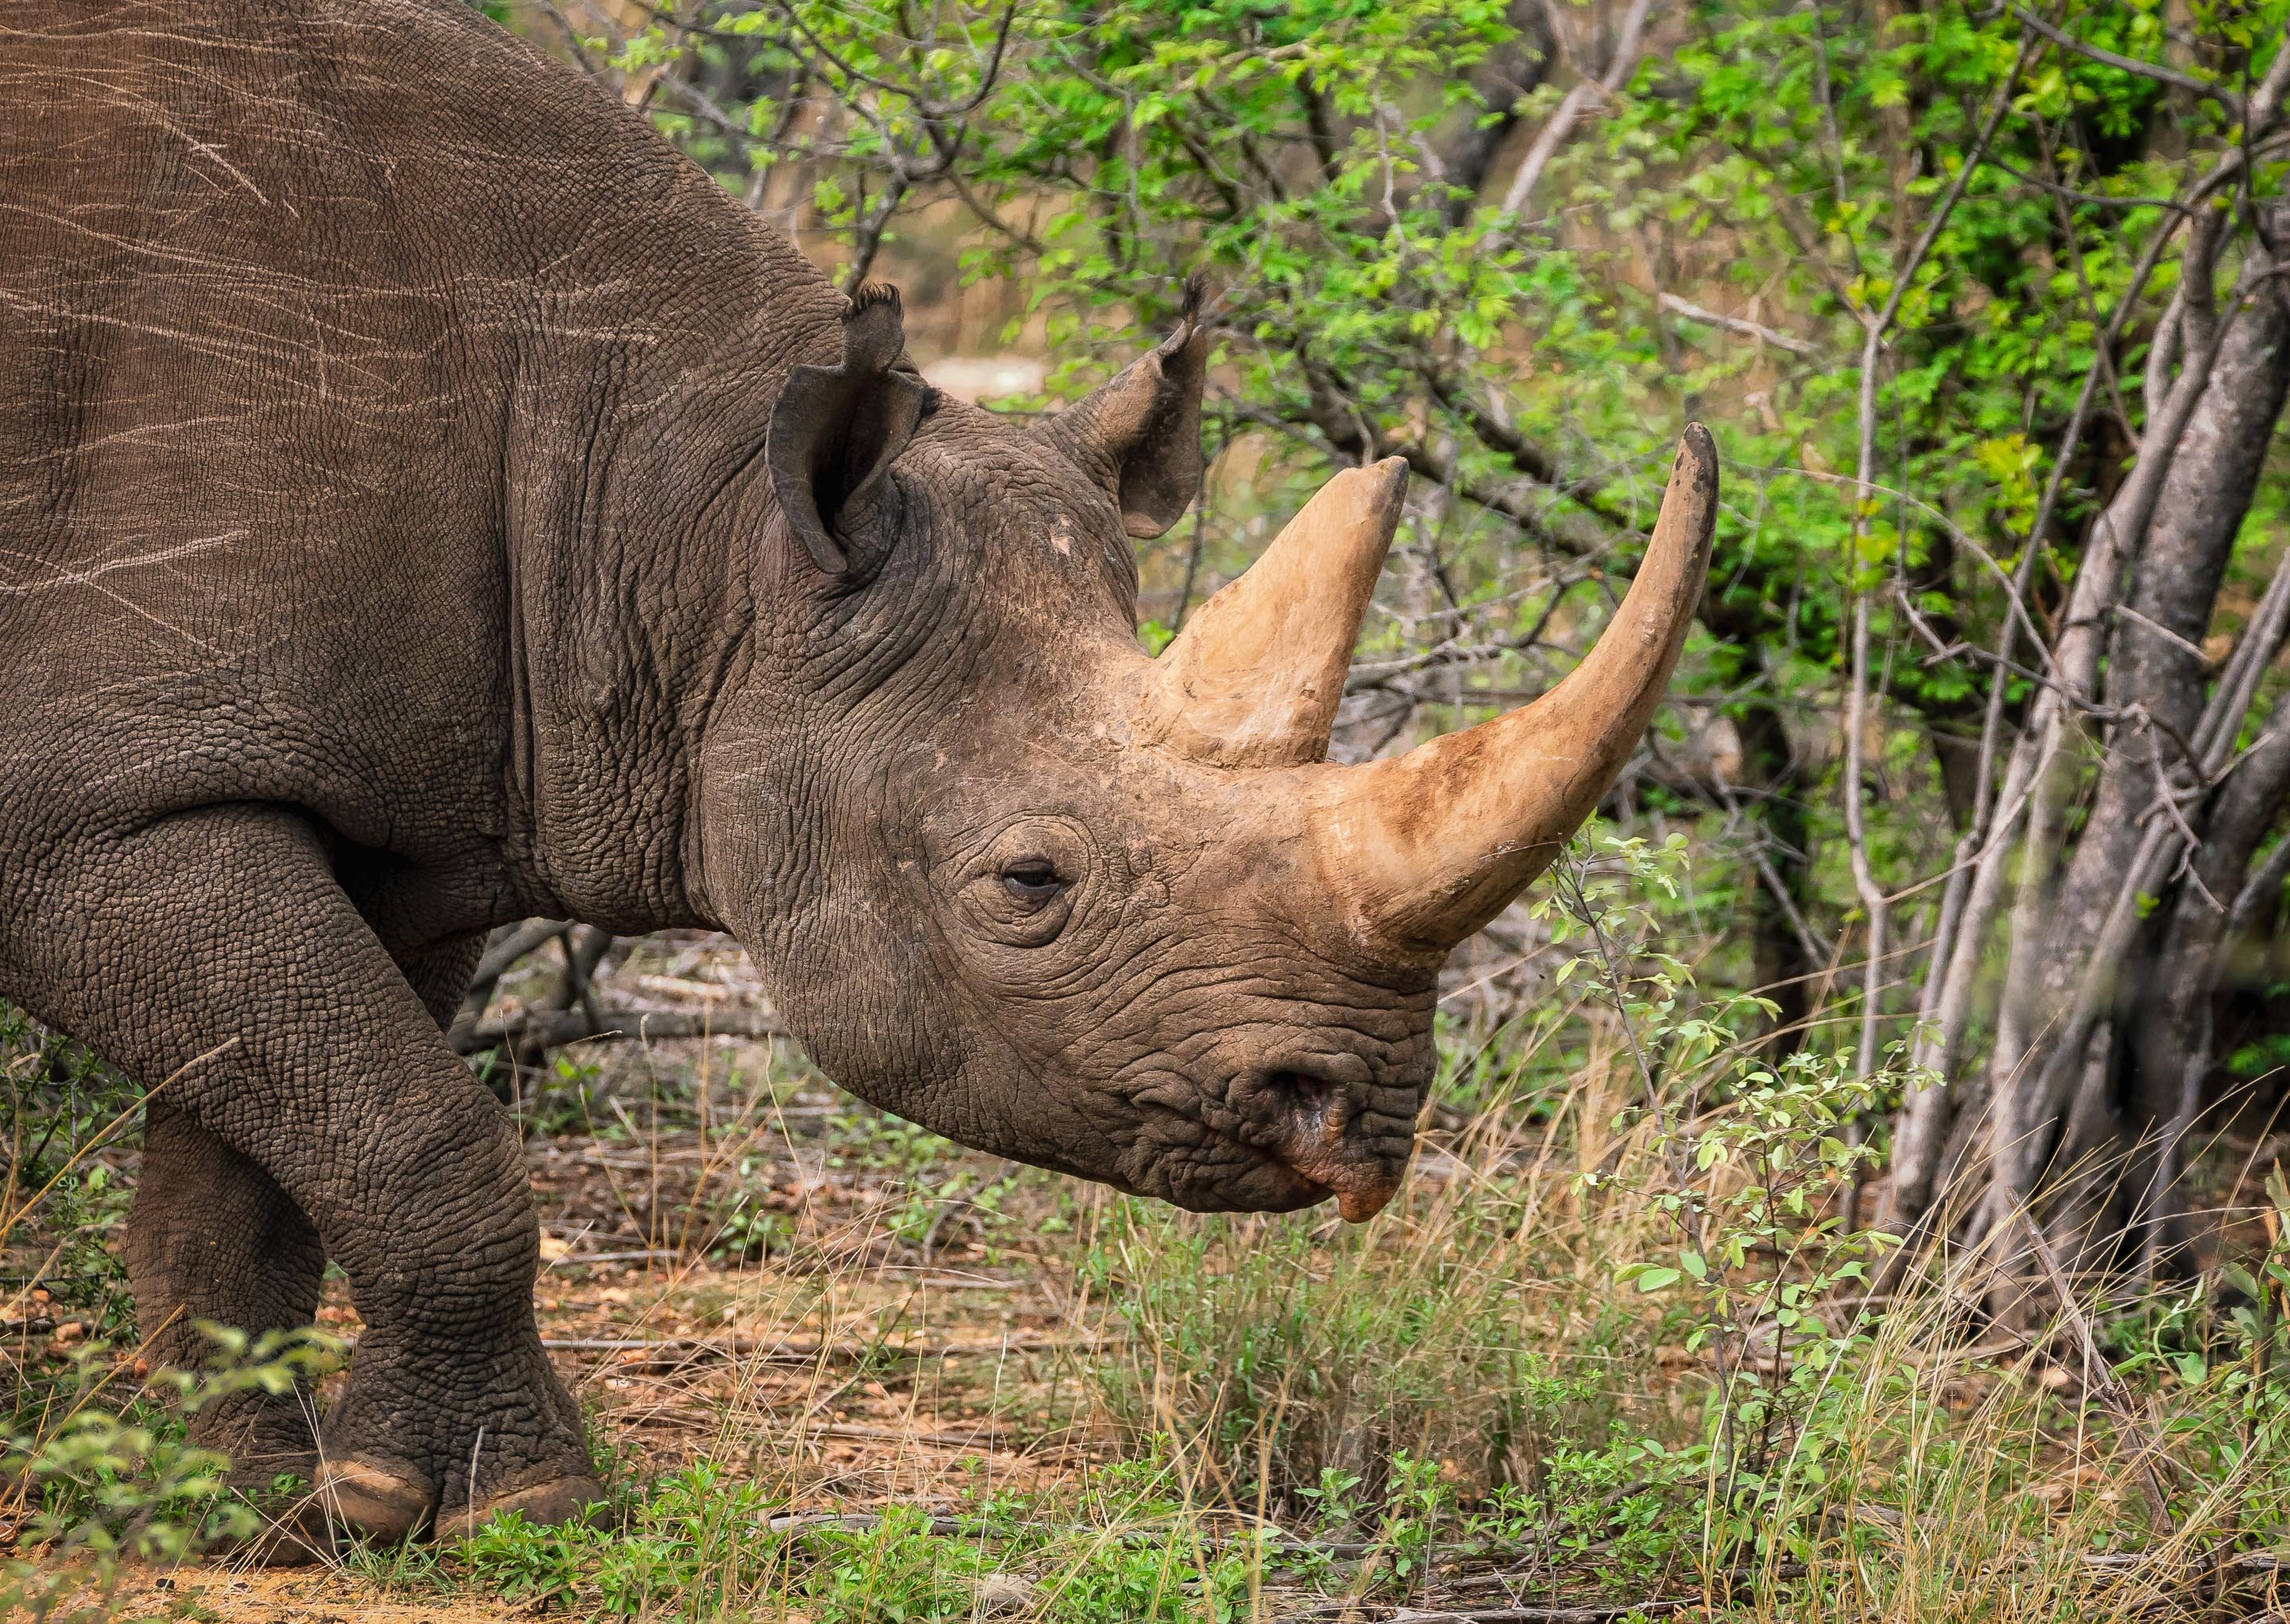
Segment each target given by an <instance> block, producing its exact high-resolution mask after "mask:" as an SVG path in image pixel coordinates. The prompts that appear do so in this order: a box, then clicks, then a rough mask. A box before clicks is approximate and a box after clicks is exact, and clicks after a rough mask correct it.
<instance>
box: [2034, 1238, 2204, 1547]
mask: <svg viewBox="0 0 2290 1624" xmlns="http://www.w3.org/2000/svg"><path fill="white" fill-rule="evenodd" d="M2020 1223H2021V1226H2022V1228H2024V1229H2025V1230H2026V1231H2027V1234H2028V1248H2029V1250H2030V1252H2033V1253H2034V1254H2035V1258H2036V1261H2037V1262H2038V1264H2039V1265H2040V1266H2041V1267H2042V1268H2043V1271H2044V1277H2045V1278H2046V1280H2047V1281H2049V1282H2050V1283H2051V1288H2052V1295H2053V1297H2054V1299H2056V1300H2058V1302H2059V1305H2060V1314H2061V1316H2062V1317H2063V1318H2065V1319H2066V1321H2067V1323H2068V1328H2069V1329H2070V1331H2072V1332H2075V1339H2076V1344H2077V1346H2078V1348H2080V1349H2081V1350H2082V1353H2083V1361H2084V1373H2085V1375H2086V1379H2089V1378H2094V1377H2095V1378H2096V1379H2097V1381H2098V1386H2099V1391H2100V1396H2101V1397H2102V1398H2103V1399H2104V1400H2106V1402H2107V1407H2108V1408H2109V1409H2110V1411H2112V1412H2114V1414H2115V1423H2116V1425H2117V1426H2118V1427H2120V1428H2123V1430H2124V1431H2126V1432H2127V1433H2129V1434H2130V1435H2131V1436H2132V1437H2133V1438H2134V1439H2135V1440H2136V1441H2137V1443H2138V1445H2139V1467H2140V1473H2139V1481H2140V1485H2141V1487H2142V1488H2143V1489H2145V1490H2146V1492H2147V1503H2148V1505H2149V1507H2150V1508H2152V1509H2153V1511H2154V1513H2155V1520H2156V1521H2157V1522H2158V1523H2160V1524H2162V1525H2163V1526H2164V1527H2165V1528H2166V1529H2168V1530H2170V1531H2171V1532H2177V1530H2178V1524H2177V1523H2176V1522H2175V1521H2174V1520H2173V1518H2172V1516H2171V1506H2170V1500H2169V1497H2168V1496H2166V1494H2165V1493H2164V1492H2163V1478H2162V1475H2161V1474H2160V1473H2158V1471H2157V1470H2156V1469H2155V1461H2156V1458H2157V1457H2158V1455H2159V1454H2160V1453H2161V1452H2162V1446H2161V1445H2160V1444H2157V1443H2156V1441H2155V1440H2154V1439H2153V1438H2152V1437H2150V1436H2148V1432H2147V1428H2146V1426H2145V1423H2144V1422H2143V1421H2142V1419H2141V1417H2140V1415H2139V1412H2138V1411H2137V1410H2136V1409H2135V1408H2134V1406H2133V1404H2132V1403H2131V1396H2130V1395H2129V1394H2128V1393H2126V1392H2125V1391H2124V1390H2123V1386H2122V1383H2121V1382H2120V1381H2118V1380H2117V1379H2116V1374H2115V1367H2114V1366H2113V1365H2111V1364H2109V1363H2108V1362H2107V1356H2106V1355H2104V1354H2102V1352H2100V1350H2099V1340H2098V1339H2097V1338H2096V1337H2094V1335H2093V1334H2092V1331H2091V1321H2090V1320H2089V1319H2088V1318H2087V1317H2086V1316H2085V1314H2084V1311H2083V1309H2082V1308H2081V1307H2080V1306H2079V1305H2078V1303H2077V1302H2076V1300H2075V1293H2074V1292H2072V1291H2071V1290H2070V1289H2069V1286H2068V1280H2067V1276H2066V1274H2065V1272H2064V1271H2062V1269H2061V1268H2060V1260H2059V1259H2058V1258H2057V1257H2055V1256H2054V1255H2053V1252H2052V1247H2051V1243H2050V1242H2048V1241H2046V1239H2045V1238H2044V1231H2043V1226H2042V1225H2040V1224H2038V1223H2037V1221H2036V1220H2035V1217H2034V1215H2033V1214H2031V1213H2030V1212H2026V1211H2025V1210H2022V1212H2021V1213H2020Z"/></svg>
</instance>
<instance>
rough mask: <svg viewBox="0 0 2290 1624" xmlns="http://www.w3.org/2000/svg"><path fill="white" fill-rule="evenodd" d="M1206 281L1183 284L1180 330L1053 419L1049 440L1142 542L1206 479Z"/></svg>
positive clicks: (1169, 520)
mask: <svg viewBox="0 0 2290 1624" xmlns="http://www.w3.org/2000/svg"><path fill="white" fill-rule="evenodd" d="M1200 307H1201V284H1200V283H1199V282H1198V281H1197V280H1196V281H1194V282H1192V283H1189V284H1187V286H1186V289H1185V309H1184V315H1183V316H1182V317H1181V319H1180V320H1179V322H1178V324H1177V330H1176V331H1175V332H1173V333H1171V334H1170V335H1169V336H1168V337H1167V338H1166V339H1165V340H1162V342H1161V343H1160V345H1159V346H1158V348H1155V349H1154V350H1153V351H1152V352H1151V353H1150V354H1149V355H1146V356H1141V357H1140V358H1139V359H1137V360H1136V361H1134V362H1133V363H1131V364H1130V365H1129V366H1128V367H1127V368H1126V369H1125V371H1124V372H1122V373H1121V375H1120V376H1119V377H1117V378H1116V379H1114V380H1112V381H1111V382H1110V383H1108V384H1107V385H1105V387H1104V388H1101V389H1099V390H1098V391H1097V392H1096V393H1095V394H1093V395H1092V396H1089V397H1088V398H1087V399H1085V400H1083V401H1081V402H1079V403H1078V404H1075V405H1072V406H1069V407H1068V408H1067V409H1066V410H1065V411H1063V412H1060V413H1058V415H1057V416H1055V417H1053V418H1052V419H1051V420H1049V426H1048V429H1047V433H1048V435H1049V437H1050V439H1051V441H1052V442H1053V444H1055V445H1056V446H1057V447H1058V449H1059V450H1060V451H1061V452H1064V453H1065V454H1066V456H1067V457H1068V458H1069V459H1070V460H1072V461H1074V462H1075V463H1076V464H1077V465H1078V466H1079V467H1080V468H1081V469H1082V470H1083V471H1084V472H1085V473H1086V474H1088V475H1089V476H1090V477H1091V478H1093V479H1094V480H1096V481H1097V482H1098V483H1099V484H1101V485H1103V486H1104V487H1105V489H1106V490H1107V492H1109V494H1110V495H1111V496H1112V498H1113V500H1114V501H1115V502H1116V503H1117V504H1118V505H1119V507H1120V508H1121V522H1122V525H1123V527H1124V528H1125V529H1126V530H1127V531H1128V532H1129V533H1130V534H1131V535H1133V536H1134V537H1137V538H1139V539H1140V540H1143V539H1144V538H1147V537H1149V536H1157V535H1159V534H1160V533H1161V532H1163V531H1165V530H1166V529H1168V528H1169V526H1170V525H1172V524H1175V523H1176V522H1177V520H1178V519H1179V518H1180V517H1181V516H1183V514H1184V511H1185V509H1186V508H1189V507H1190V506H1191V505H1192V500H1193V496H1194V493H1195V492H1197V491H1198V490H1199V488H1200V482H1201V379H1202V375H1203V374H1204V373H1205V372H1206V371H1207V368H1208V354H1209V335H1208V328H1207V326H1206V325H1205V324H1204V323H1203V322H1202V320H1201V309H1200Z"/></svg>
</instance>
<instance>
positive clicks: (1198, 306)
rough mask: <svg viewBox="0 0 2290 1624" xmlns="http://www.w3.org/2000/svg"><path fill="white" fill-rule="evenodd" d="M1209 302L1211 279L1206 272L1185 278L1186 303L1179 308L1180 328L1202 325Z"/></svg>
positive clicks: (1198, 272)
mask: <svg viewBox="0 0 2290 1624" xmlns="http://www.w3.org/2000/svg"><path fill="white" fill-rule="evenodd" d="M1208 302H1209V278H1208V273H1207V272H1206V271H1195V272H1194V273H1193V274H1192V275H1191V276H1188V277H1186V278H1185V296H1184V302H1183V303H1182V304H1181V305H1180V306H1179V307H1178V308H1177V324H1178V325H1179V326H1180V327H1198V326H1200V325H1202V322H1201V313H1202V311H1203V310H1204V309H1205V308H1206V307H1207V305H1208Z"/></svg>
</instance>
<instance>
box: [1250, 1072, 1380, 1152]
mask: <svg viewBox="0 0 2290 1624" xmlns="http://www.w3.org/2000/svg"><path fill="white" fill-rule="evenodd" d="M1264 1085H1265V1087H1266V1089H1267V1090H1268V1091H1269V1092H1270V1093H1271V1095H1272V1097H1273V1098H1274V1099H1276V1100H1280V1101H1282V1102H1283V1103H1284V1104H1285V1105H1286V1106H1287V1108H1289V1110H1290V1111H1292V1112H1293V1114H1294V1116H1295V1119H1296V1121H1297V1122H1298V1123H1299V1124H1301V1126H1302V1127H1303V1129H1304V1130H1305V1132H1308V1133H1310V1134H1312V1135H1314V1136H1315V1137H1317V1139H1318V1140H1320V1142H1321V1143H1323V1144H1325V1145H1328V1146H1331V1147H1333V1146H1335V1145H1337V1144H1340V1143H1341V1142H1342V1140H1343V1137H1344V1134H1345V1132H1346V1131H1347V1130H1348V1129H1349V1128H1350V1126H1351V1124H1352V1118H1353V1117H1354V1116H1356V1115H1357V1110H1356V1109H1355V1101H1354V1100H1353V1098H1352V1091H1351V1090H1350V1089H1348V1088H1346V1087H1344V1086H1343V1085H1342V1084H1340V1083H1338V1082H1336V1081H1335V1080H1333V1078H1329V1077H1322V1076H1314V1075H1313V1074H1312V1073H1310V1072H1309V1071H1274V1072H1268V1073H1267V1074H1266V1075H1265V1078H1264Z"/></svg>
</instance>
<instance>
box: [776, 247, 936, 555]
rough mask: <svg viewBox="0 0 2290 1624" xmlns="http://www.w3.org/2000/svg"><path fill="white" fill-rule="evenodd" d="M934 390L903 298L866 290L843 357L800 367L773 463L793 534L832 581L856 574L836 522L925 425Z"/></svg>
mask: <svg viewBox="0 0 2290 1624" xmlns="http://www.w3.org/2000/svg"><path fill="white" fill-rule="evenodd" d="M929 398H930V386H929V385H928V384H926V383H925V382H924V381H923V380H922V379H921V378H920V377H919V376H917V374H916V372H914V370H913V365H912V364H911V363H910V362H909V361H908V360H907V359H906V325H905V323H904V321H903V320H902V319H901V316H900V312H899V293H898V290H897V289H895V288H890V287H885V286H883V285H882V284H868V285H866V286H863V287H861V289H860V290H859V292H858V293H857V295H856V296H855V297H854V298H853V300H852V301H851V308H850V309H849V310H848V311H847V312H846V313H845V316H844V317H843V359H842V361H841V363H840V364H837V365H835V366H811V365H804V366H798V367H796V368H795V369H794V370H792V371H791V372H789V374H788V380H787V384H786V387H784V388H781V391H780V398H779V402H778V404H776V405H774V406H773V408H772V421H771V428H770V430H769V432H768V433H767V435H766V436H765V442H764V458H765V464H766V465H767V466H768V467H769V468H770V469H771V476H772V493H773V495H774V496H775V497H777V498H778V499H779V504H780V511H781V512H782V513H784V514H785V515H786V516H787V522H788V525H789V528H790V529H791V530H793V531H794V532H795V533H796V536H797V539H798V540H801V541H802V543H803V545H804V549H805V551H806V552H808V553H809V554H810V555H811V556H812V559H813V562H814V563H816V564H818V565H819V567H820V568H821V569H822V570H824V571H826V572H828V573H829V574H830V575H840V574H842V573H844V572H845V571H846V570H848V569H849V568H850V563H851V561H850V558H849V556H847V555H846V554H845V552H844V549H843V547H842V545H841V543H839V542H838V541H837V540H836V537H835V522H836V517H837V515H838V514H840V513H841V512H842V510H843V509H844V508H845V507H847V506H848V505H849V504H850V503H851V502H852V501H853V500H855V499H856V498H857V497H859V495H860V494H861V492H865V491H866V490H867V489H868V487H869V486H870V485H872V484H874V483H875V482H876V481H877V479H879V478H881V477H882V476H883V470H884V469H885V468H889V467H890V466H891V461H892V459H893V458H895V457H896V456H897V455H898V454H899V453H900V452H901V451H903V450H905V449H906V444H907V441H908V440H909V438H910V437H911V436H913V434H914V432H915V425H916V424H917V423H918V422H920V421H921V420H922V415H923V408H924V406H925V404H926V403H927V402H928V400H929Z"/></svg>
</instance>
